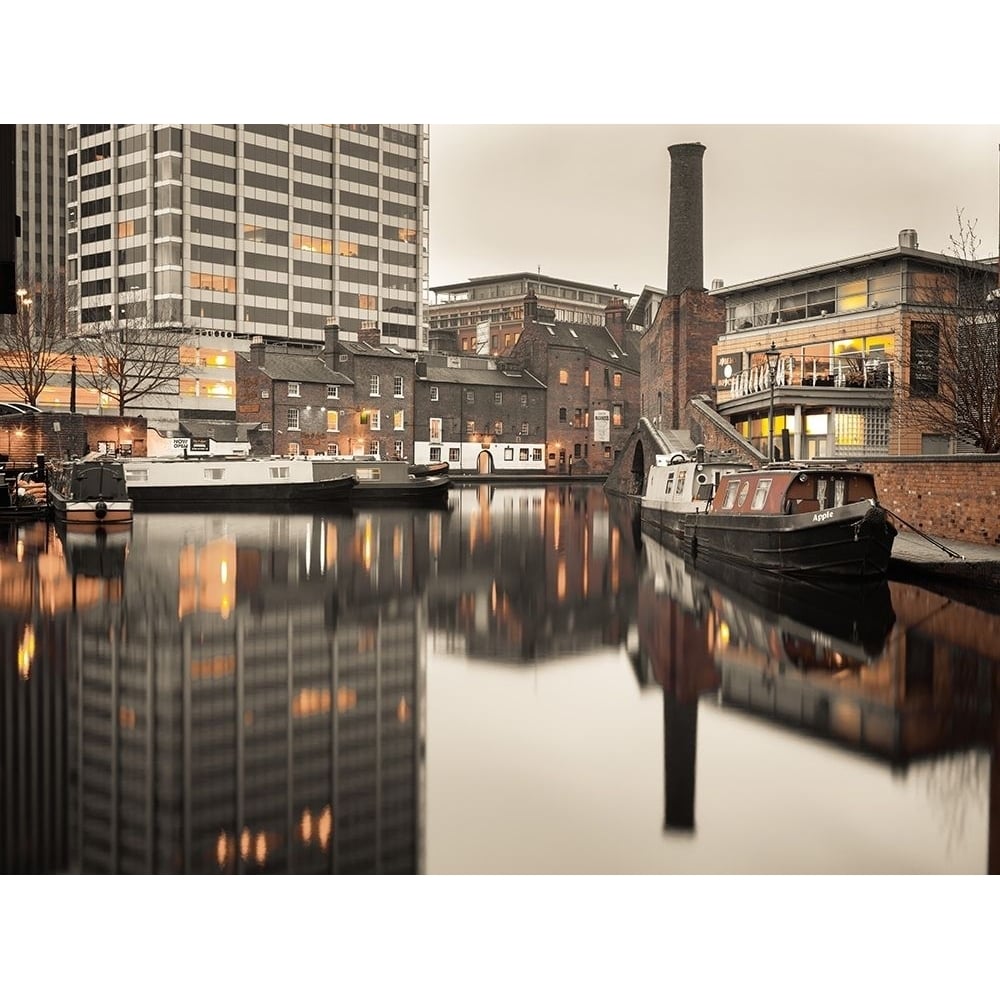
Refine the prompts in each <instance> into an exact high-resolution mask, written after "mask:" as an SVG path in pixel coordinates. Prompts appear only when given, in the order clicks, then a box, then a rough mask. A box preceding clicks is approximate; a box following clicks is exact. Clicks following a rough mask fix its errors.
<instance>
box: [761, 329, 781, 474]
mask: <svg viewBox="0 0 1000 1000" xmlns="http://www.w3.org/2000/svg"><path fill="white" fill-rule="evenodd" d="M764 357H765V358H767V374H768V381H769V382H770V383H771V402H770V405H769V406H768V408H767V460H768V462H773V461H774V379H775V376H776V375H777V374H778V358H780V357H781V352H780V351H779V350H778V348H777V347H775V346H774V341H773V340H772V341H771V346H770V348H769V349H768V350H766V351H765V352H764Z"/></svg>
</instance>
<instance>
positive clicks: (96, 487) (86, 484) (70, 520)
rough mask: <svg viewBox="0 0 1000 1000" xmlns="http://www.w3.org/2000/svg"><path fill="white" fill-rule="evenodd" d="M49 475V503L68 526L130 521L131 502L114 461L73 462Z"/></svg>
mask: <svg viewBox="0 0 1000 1000" xmlns="http://www.w3.org/2000/svg"><path fill="white" fill-rule="evenodd" d="M49 475H50V478H49V487H48V496H49V504H50V505H51V507H52V513H53V516H54V517H55V518H56V520H57V521H64V522H65V523H66V524H67V525H70V526H75V525H105V526H109V525H114V524H128V523H130V522H131V520H132V500H131V498H130V497H129V495H128V487H127V485H126V482H125V471H124V469H123V468H122V463H121V462H119V461H117V460H116V459H112V458H108V457H106V456H100V457H96V458H91V457H88V458H81V459H73V460H71V461H68V462H64V463H62V464H61V465H59V466H53V468H52V470H51V472H50V474H49Z"/></svg>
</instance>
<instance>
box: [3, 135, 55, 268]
mask: <svg viewBox="0 0 1000 1000" xmlns="http://www.w3.org/2000/svg"><path fill="white" fill-rule="evenodd" d="M13 127H14V128H15V129H16V139H15V142H16V147H17V150H16V156H17V164H16V171H17V176H16V181H15V184H16V196H15V198H16V205H17V215H18V218H19V219H20V238H19V239H18V241H17V257H16V261H15V264H16V267H17V272H18V280H19V281H28V280H31V281H34V282H36V283H38V282H41V283H45V282H48V281H49V280H51V279H53V278H55V279H57V280H58V279H59V277H60V276H61V274H62V271H63V268H64V267H65V261H66V126H65V125H15V126H13Z"/></svg>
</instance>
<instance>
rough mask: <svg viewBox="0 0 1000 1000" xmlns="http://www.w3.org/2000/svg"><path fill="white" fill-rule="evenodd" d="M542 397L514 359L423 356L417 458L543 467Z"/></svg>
mask: <svg viewBox="0 0 1000 1000" xmlns="http://www.w3.org/2000/svg"><path fill="white" fill-rule="evenodd" d="M545 397H546V391H545V386H544V385H543V384H542V382H541V381H539V379H538V378H536V377H535V376H534V375H532V374H531V373H530V372H527V371H525V370H524V369H523V368H522V367H521V366H520V365H519V364H517V363H515V362H512V361H507V360H503V359H498V360H494V359H492V358H481V357H461V356H458V355H455V354H448V355H445V354H429V355H426V356H425V357H424V358H422V359H421V361H419V362H418V363H417V379H416V385H415V388H414V393H413V398H414V428H415V429H414V439H415V440H414V446H413V448H414V458H415V460H416V461H417V462H439V461H445V462H448V463H449V465H450V466H451V467H452V469H456V470H457V469H462V470H465V471H467V472H479V473H483V474H488V473H492V472H542V471H544V469H545V440H546V437H545V413H546V410H545Z"/></svg>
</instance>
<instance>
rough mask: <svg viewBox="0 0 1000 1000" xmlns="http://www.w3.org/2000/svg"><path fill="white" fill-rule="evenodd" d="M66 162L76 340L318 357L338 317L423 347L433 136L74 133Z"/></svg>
mask: <svg viewBox="0 0 1000 1000" xmlns="http://www.w3.org/2000/svg"><path fill="white" fill-rule="evenodd" d="M67 150H68V154H67V181H68V185H67V213H68V215H67V219H68V248H67V249H68V274H69V282H70V296H71V302H73V301H75V302H76V303H77V305H76V306H75V307H74V309H73V313H72V314H71V317H70V320H71V326H72V327H78V328H79V330H80V331H81V332H86V331H87V330H88V328H91V329H92V328H93V325H94V324H97V323H101V322H105V321H108V320H110V319H112V318H118V317H122V316H128V315H130V316H134V317H137V318H139V319H140V320H146V321H148V322H150V323H152V324H155V325H164V326H168V327H173V328H178V329H191V330H193V331H198V332H206V333H207V332H212V333H215V334H220V333H221V334H224V335H228V336H238V337H241V338H247V339H249V338H253V337H257V336H259V337H263V338H264V339H266V340H277V341H298V342H304V343H311V342H316V343H322V342H323V326H324V324H325V323H326V321H327V319H328V318H329V317H330V316H336V317H337V319H338V320H339V323H340V329H341V331H342V334H343V335H344V336H345V337H346V339H351V338H352V337H353V336H354V335H356V334H357V333H358V332H359V331H361V330H362V329H367V328H371V327H377V328H379V330H380V332H381V338H382V341H383V342H387V343H395V344H399V345H401V346H404V347H408V348H412V349H418V348H423V347H425V346H426V335H425V332H424V324H425V316H424V306H423V303H424V300H425V299H426V282H427V246H428V244H427V217H428V152H429V139H428V132H427V127H426V126H424V125H71V126H68V127H67ZM74 293H75V294H76V296H77V298H76V299H75V300H74V299H73V295H74Z"/></svg>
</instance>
